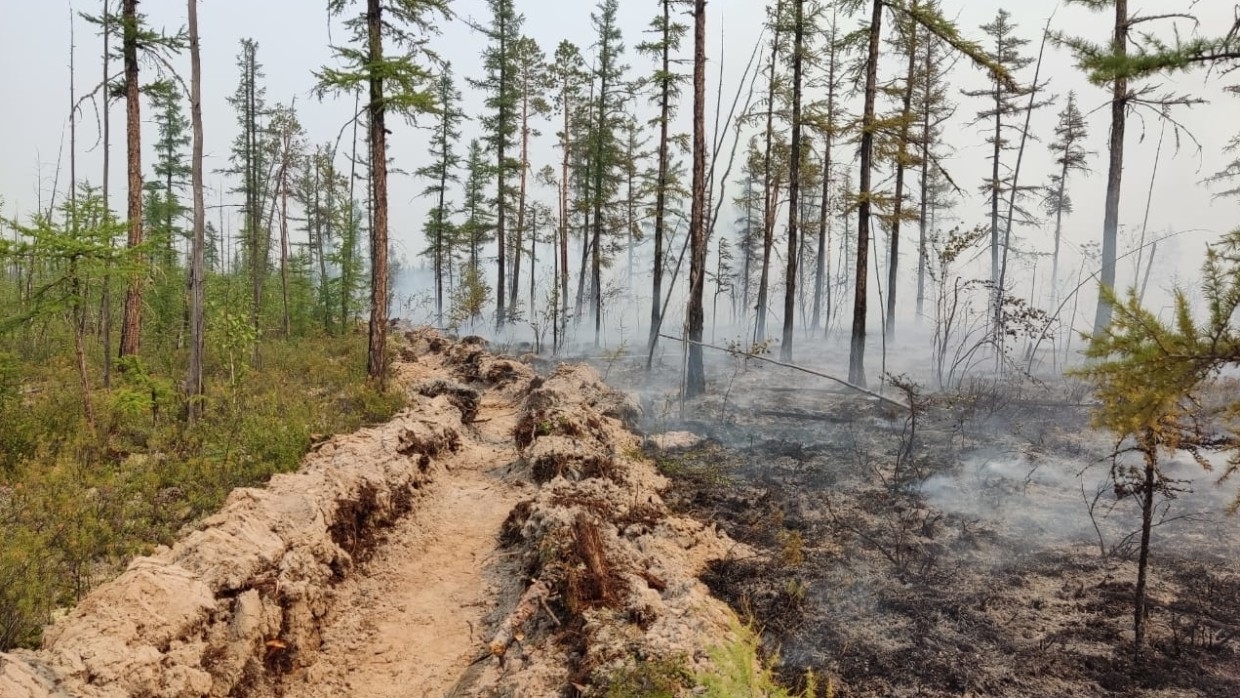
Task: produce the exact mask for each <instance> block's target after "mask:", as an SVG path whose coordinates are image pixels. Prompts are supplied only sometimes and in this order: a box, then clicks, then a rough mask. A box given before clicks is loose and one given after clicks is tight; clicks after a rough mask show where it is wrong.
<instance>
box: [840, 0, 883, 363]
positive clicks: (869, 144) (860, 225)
mask: <svg viewBox="0 0 1240 698" xmlns="http://www.w3.org/2000/svg"><path fill="white" fill-rule="evenodd" d="M882 22H883V0H874V8H873V12H872V13H871V16H870V45H869V53H868V57H867V58H866V66H865V106H864V111H863V112H862V121H861V174H860V182H859V191H858V197H860V202H859V204H858V206H857V272H856V273H857V276H856V278H855V279H854V280H853V281H854V290H853V320H852V346H851V347H850V351H849V355H848V381H849V382H850V383H853V384H854V385H859V386H862V387H865V385H866V381H865V317H866V312H867V310H868V309H867V307H866V301H867V298H866V294H867V288H866V281H867V277H868V276H869V252H870V249H869V248H870V211H871V208H872V203H871V201H870V197H871V195H872V192H871V189H872V184H871V178H872V176H873V169H874V104H875V102H876V101H877V98H878V46H879V40H880V38H881V37H882V32H883V29H882V27H883V25H882Z"/></svg>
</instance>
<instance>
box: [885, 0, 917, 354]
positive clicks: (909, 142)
mask: <svg viewBox="0 0 1240 698" xmlns="http://www.w3.org/2000/svg"><path fill="white" fill-rule="evenodd" d="M911 7H914V8H919V7H921V2H920V0H912V1H911ZM894 24H895V26H894V29H895V32H894V34H893V41H892V45H893V46H894V47H895V49H896V51H897V53H898V55H900V56H901V58H902V59H904V61H905V70H904V74H903V75H902V76H901V77H900V78H899V79H898V80H896V81H895V82H894V83H893V84H891V85H890V86H889V87H888V88H887V89H886V90H884V91H885V92H887V93H888V94H890V95H892V96H893V97H894V98H895V99H896V101H897V107H896V111H895V113H894V114H893V115H892V116H891V117H890V118H888V119H885V120H884V124H883V129H884V131H885V134H884V135H885V138H884V140H885V141H887V145H886V147H885V148H884V150H886V151H887V152H886V153H885V154H886V156H887V159H889V160H890V161H891V164H892V170H893V171H894V172H895V190H894V192H893V193H892V197H891V212H890V214H889V215H888V216H885V218H886V223H887V228H888V230H889V231H890V235H889V238H890V240H889V243H888V251H887V288H886V295H887V299H886V300H887V309H886V313H885V315H884V319H885V323H884V324H885V326H884V328H883V331H884V333H885V334H886V338H887V341H888V342H891V341H892V340H894V339H895V333H896V300H897V298H898V297H899V286H900V284H899V281H900V276H899V267H900V226H901V224H902V223H904V222H905V221H906V220H912V219H913V218H914V217H915V215H916V214H915V213H914V212H912V211H911V210H909V209H908V208H906V207H905V204H906V202H907V200H908V192H907V189H908V187H907V186H906V184H907V175H908V173H909V171H911V170H913V169H915V168H916V167H917V166H918V165H920V164H921V163H920V159H919V158H920V155H921V154H920V153H919V152H917V149H916V147H915V145H916V144H915V143H914V140H915V137H916V134H915V133H914V125H915V123H916V121H917V118H916V117H917V115H916V112H914V111H913V95H914V93H915V92H916V89H917V68H918V58H919V54H920V46H919V44H920V42H921V41H922V39H923V37H922V31H921V27H920V26H919V25H918V24H917V22H916V21H914V20H913V18H912V17H911V16H908V15H899V16H897V17H896V21H895V23H894Z"/></svg>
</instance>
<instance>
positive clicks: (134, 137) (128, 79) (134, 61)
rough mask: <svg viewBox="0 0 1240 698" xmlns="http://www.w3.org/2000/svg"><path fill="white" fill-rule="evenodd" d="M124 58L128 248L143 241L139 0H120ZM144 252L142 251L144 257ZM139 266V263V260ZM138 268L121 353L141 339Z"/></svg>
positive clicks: (133, 349)
mask: <svg viewBox="0 0 1240 698" xmlns="http://www.w3.org/2000/svg"><path fill="white" fill-rule="evenodd" d="M121 11H122V18H123V22H124V26H123V30H124V37H125V40H124V45H123V47H122V53H123V55H124V60H125V131H126V158H127V163H128V182H129V206H128V215H129V240H128V246H129V247H130V248H134V247H137V246H139V245H141V244H142V115H141V107H140V102H139V85H138V0H124V2H123V3H122V10H121ZM144 256H145V255H143V257H144ZM140 266H141V264H140ZM143 273H144V272H143V271H142V270H141V269H139V270H138V271H136V272H134V273H133V275H132V276H131V277H130V279H129V287H128V288H127V289H126V291H125V315H124V318H123V319H122V322H121V351H120V355H121V356H132V355H135V354H137V353H138V349H139V348H140V346H141V343H142V285H143V279H142V276H143Z"/></svg>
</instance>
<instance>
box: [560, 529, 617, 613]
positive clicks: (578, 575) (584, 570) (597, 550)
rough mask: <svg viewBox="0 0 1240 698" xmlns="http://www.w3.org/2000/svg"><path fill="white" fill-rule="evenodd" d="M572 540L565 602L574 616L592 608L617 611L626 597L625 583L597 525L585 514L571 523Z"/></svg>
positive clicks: (565, 586) (566, 578)
mask: <svg viewBox="0 0 1240 698" xmlns="http://www.w3.org/2000/svg"><path fill="white" fill-rule="evenodd" d="M572 535H573V540H572V545H571V548H570V550H569V557H568V558H567V559H566V562H567V563H569V566H568V569H567V574H566V575H565V580H564V592H563V593H564V603H565V605H567V606H568V609H569V611H571V612H572V613H573V614H574V615H576V614H580V613H581V612H582V611H585V610H588V609H595V608H610V609H617V608H620V607H621V606H622V605H623V603H624V599H625V597H626V596H627V595H628V594H627V591H628V590H627V589H625V581H624V578H623V577H622V576H620V573H619V571H618V570H616V568H615V567H614V566H613V565H612V563H611V561H610V560H608V559H607V550H606V548H605V547H604V545H603V536H602V533H601V532H600V531H599V527H598V524H597V523H595V521H594V520H593V519H591V518H590V517H588V516H586V515H585V514H578V515H577V518H576V519H575V520H574V521H573V532H572Z"/></svg>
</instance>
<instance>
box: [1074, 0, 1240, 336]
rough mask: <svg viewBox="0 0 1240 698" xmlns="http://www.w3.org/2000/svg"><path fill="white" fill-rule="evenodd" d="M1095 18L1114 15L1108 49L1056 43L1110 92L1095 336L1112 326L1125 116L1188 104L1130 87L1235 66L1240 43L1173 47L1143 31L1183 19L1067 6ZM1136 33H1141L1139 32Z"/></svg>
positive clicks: (1204, 40)
mask: <svg viewBox="0 0 1240 698" xmlns="http://www.w3.org/2000/svg"><path fill="white" fill-rule="evenodd" d="M1068 4H1069V5H1079V6H1082V7H1085V8H1087V9H1090V10H1094V11H1097V12H1109V13H1113V15H1114V22H1113V23H1112V25H1111V26H1112V29H1111V35H1110V37H1109V40H1108V41H1107V42H1106V43H1096V42H1093V41H1089V40H1088V39H1084V38H1080V37H1070V36H1066V35H1064V34H1055V35H1053V36H1054V38H1055V40H1056V41H1057V42H1058V43H1060V44H1062V45H1065V46H1067V47H1068V48H1069V49H1071V51H1072V53H1073V55H1074V56H1075V58H1076V61H1077V65H1078V67H1080V68H1081V70H1083V71H1084V72H1085V73H1086V75H1087V76H1088V77H1089V80H1090V82H1092V83H1094V84H1095V85H1099V86H1106V87H1109V88H1110V92H1111V104H1110V106H1111V127H1110V138H1109V141H1108V145H1107V154H1108V162H1107V193H1106V201H1105V209H1104V213H1103V221H1102V272H1101V274H1100V276H1099V280H1098V305H1097V308H1096V311H1095V314H1094V333H1099V332H1102V331H1103V330H1105V329H1106V327H1107V326H1108V325H1109V324H1110V321H1111V303H1110V301H1109V300H1108V290H1109V289H1114V287H1115V261H1116V254H1117V250H1118V246H1119V240H1118V238H1119V214H1120V211H1119V205H1120V195H1121V190H1122V187H1123V177H1124V146H1125V135H1126V130H1127V125H1128V114H1129V112H1130V111H1132V110H1133V109H1135V108H1137V107H1147V108H1151V109H1152V110H1153V111H1154V112H1155V113H1162V112H1163V111H1164V110H1166V109H1168V108H1170V107H1172V106H1176V105H1185V104H1190V103H1192V100H1190V99H1186V98H1183V97H1177V96H1174V95H1159V94H1157V93H1156V90H1157V87H1156V86H1153V85H1134V83H1137V82H1138V81H1140V80H1142V79H1145V78H1148V77H1152V76H1156V75H1159V74H1165V73H1169V72H1172V71H1176V70H1187V69H1189V68H1192V67H1194V66H1199V65H1212V64H1215V63H1219V62H1234V61H1236V60H1238V59H1240V38H1238V35H1240V33H1238V32H1237V30H1236V28H1232V30H1231V31H1230V32H1228V33H1227V34H1226V35H1224V36H1221V37H1195V38H1192V39H1189V40H1186V41H1182V40H1180V38H1179V35H1178V34H1177V36H1176V40H1175V42H1174V43H1171V44H1169V43H1167V42H1166V41H1164V40H1162V39H1160V38H1158V36H1156V35H1155V33H1154V32H1153V31H1152V30H1148V29H1146V28H1145V27H1144V26H1142V25H1146V24H1148V23H1151V22H1161V21H1171V22H1174V21H1177V20H1181V19H1191V15H1186V14H1184V13H1171V14H1152V15H1142V14H1140V13H1139V12H1130V11H1129V7H1130V3H1129V0H1068ZM1138 27H1140V29H1139V30H1138Z"/></svg>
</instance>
